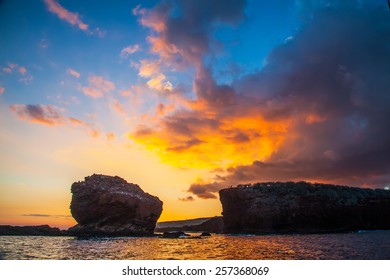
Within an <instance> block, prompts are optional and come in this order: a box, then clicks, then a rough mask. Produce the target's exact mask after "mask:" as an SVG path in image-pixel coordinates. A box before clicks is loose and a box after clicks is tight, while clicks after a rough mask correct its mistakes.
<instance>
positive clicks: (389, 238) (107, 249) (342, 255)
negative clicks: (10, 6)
mask: <svg viewBox="0 0 390 280" xmlns="http://www.w3.org/2000/svg"><path fill="white" fill-rule="evenodd" d="M0 259H10V260H19V259H59V260H63V259H76V260H86V259H93V260H99V259H120V260H132V259H136V260H142V259H147V260H158V259H164V260H167V259H178V260H208V259H219V260H223V259H227V260H238V259H268V260H285V259H287V260H294V259H298V260H318V259H325V260H330V259H343V260H345V259H360V260H366V259H370V260H374V259H382V260H390V231H368V232H359V233H346V234H318V235H315V234H313V235H264V236H229V235H212V236H210V237H202V238H201V239H190V238H179V239H164V238H157V237H149V238H139V237H125V238H124V237H123V238H96V239H77V238H74V237H43V236H42V237H41V236H0Z"/></svg>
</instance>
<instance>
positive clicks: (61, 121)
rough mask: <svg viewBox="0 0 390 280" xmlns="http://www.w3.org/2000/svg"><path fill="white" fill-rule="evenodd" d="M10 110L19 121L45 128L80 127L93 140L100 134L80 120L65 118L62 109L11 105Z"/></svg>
mask: <svg viewBox="0 0 390 280" xmlns="http://www.w3.org/2000/svg"><path fill="white" fill-rule="evenodd" d="M10 109H11V110H12V111H13V112H14V113H15V114H16V115H17V116H18V117H19V119H21V120H24V121H27V122H30V123H37V124H42V125H47V126H53V127H54V126H60V125H71V126H75V127H82V128H84V129H85V130H86V132H87V133H88V134H89V135H90V136H91V137H94V138H97V137H99V136H100V132H99V131H98V130H97V129H96V128H95V127H94V125H92V124H89V123H86V122H84V121H82V120H79V119H76V118H72V117H66V116H64V115H63V113H62V111H63V110H62V109H61V108H58V107H57V106H54V105H51V104H47V105H44V104H37V105H31V104H13V105H11V106H10Z"/></svg>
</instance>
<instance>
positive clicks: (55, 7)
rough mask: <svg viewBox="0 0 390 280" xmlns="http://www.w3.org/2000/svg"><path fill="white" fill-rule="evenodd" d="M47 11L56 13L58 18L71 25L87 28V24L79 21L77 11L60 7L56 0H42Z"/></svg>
mask: <svg viewBox="0 0 390 280" xmlns="http://www.w3.org/2000/svg"><path fill="white" fill-rule="evenodd" d="M44 1H45V3H46V5H47V7H48V9H49V11H50V12H52V13H53V14H56V15H57V16H58V17H59V18H60V19H62V20H65V21H66V22H68V23H70V24H71V25H76V26H77V27H78V28H80V29H81V30H83V31H87V30H88V25H87V24H86V23H84V22H83V21H81V19H80V18H79V15H78V14H77V13H73V12H70V11H68V10H67V9H65V8H64V7H62V6H61V5H60V4H59V3H58V2H57V1H56V0H44Z"/></svg>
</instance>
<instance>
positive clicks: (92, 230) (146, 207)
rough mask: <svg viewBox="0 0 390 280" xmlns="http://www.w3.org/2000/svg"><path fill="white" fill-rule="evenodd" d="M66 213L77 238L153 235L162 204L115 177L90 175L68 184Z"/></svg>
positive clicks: (135, 186) (134, 186)
mask: <svg viewBox="0 0 390 280" xmlns="http://www.w3.org/2000/svg"><path fill="white" fill-rule="evenodd" d="M72 194H73V196H72V201H71V204H70V210H71V213H72V216H73V217H74V219H75V220H76V221H77V222H78V225H76V226H74V227H73V228H70V229H69V232H70V233H71V234H74V235H80V236H89V235H92V236H133V235H151V234H153V231H154V228H155V226H156V222H157V220H158V218H159V217H160V215H161V212H162V202H161V201H160V200H159V199H158V198H157V197H155V196H152V195H150V194H148V193H145V192H144V191H143V190H142V189H141V188H140V187H139V186H138V185H135V184H131V183H128V182H126V181H125V180H124V179H122V178H120V177H118V176H115V177H113V176H106V175H96V174H94V175H92V176H89V177H85V181H81V182H76V183H73V184H72Z"/></svg>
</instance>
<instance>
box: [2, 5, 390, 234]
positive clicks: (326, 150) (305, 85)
mask: <svg viewBox="0 0 390 280" xmlns="http://www.w3.org/2000/svg"><path fill="white" fill-rule="evenodd" d="M0 38H1V41H0V128H1V130H0V224H15V225H36V224H49V225H52V226H59V227H62V228H67V227H69V226H72V225H74V224H75V221H74V220H73V218H72V217H71V216H70V211H69V204H70V200H71V193H70V186H71V184H72V183H73V182H75V181H80V180H83V179H84V177H85V176H89V175H92V174H93V173H97V174H106V175H118V176H120V177H122V178H124V179H126V180H127V181H128V182H132V183H136V184H138V185H140V187H141V188H142V189H143V190H144V191H146V192H148V193H150V194H153V195H156V196H158V197H159V198H160V199H161V200H162V201H163V202H164V206H163V208H164V210H163V214H162V216H161V218H160V221H166V220H176V219H186V218H196V217H209V216H215V215H220V214H221V206H220V202H219V199H218V191H219V190H220V189H222V188H225V187H228V186H230V185H235V184H239V183H250V182H257V181H270V180H272V181H287V180H294V181H296V180H306V181H311V182H314V181H316V182H327V183H336V184H347V185H352V186H361V187H376V188H384V187H386V186H388V185H390V12H389V11H388V7H387V1H385V0H383V1H382V0H370V1H364V0H361V1H357V0H356V1H353V0H348V1H347V0H344V1H337V0H334V1H324V0H317V1H315V0H306V1H305V0H300V1H299V0H296V1H287V0H276V1H255V0H252V1H249V0H248V1H244V0H224V1H222V0H220V1H216V0H186V1H184V0H183V1H180V0H166V1H165V0H161V1H135V0H127V1H109V2H108V1H92V0H89V1H88V0H79V1H71V0H36V1H22V0H2V1H0Z"/></svg>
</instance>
